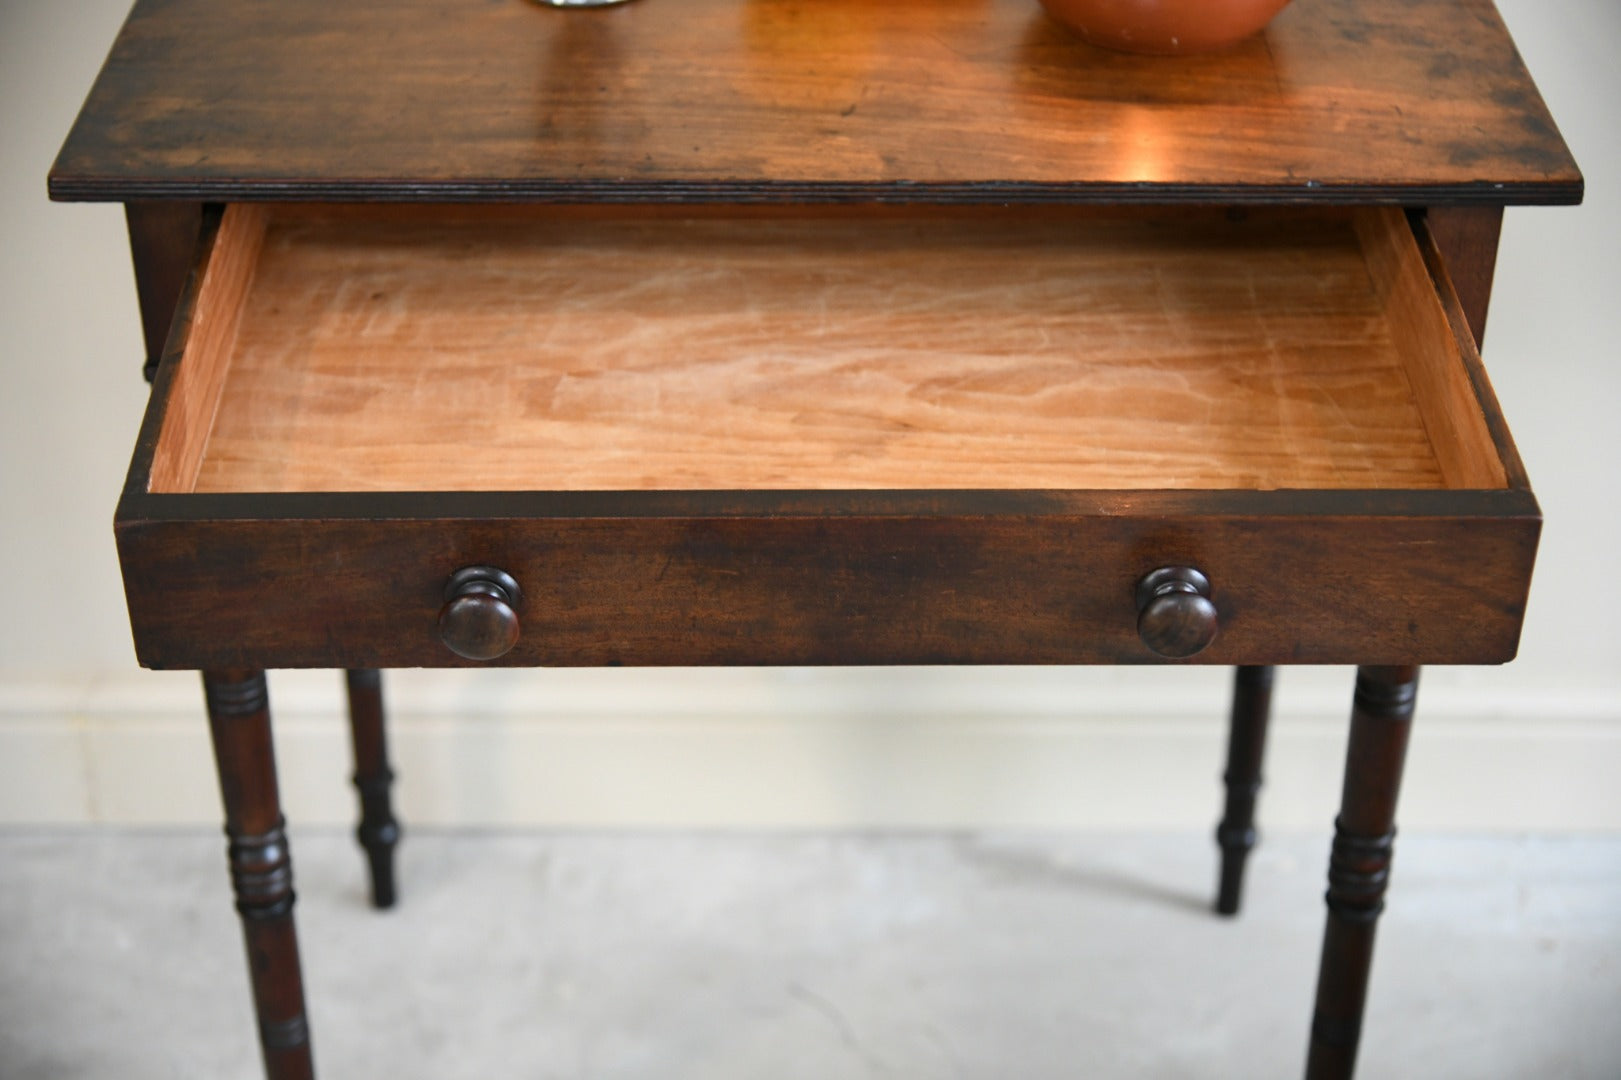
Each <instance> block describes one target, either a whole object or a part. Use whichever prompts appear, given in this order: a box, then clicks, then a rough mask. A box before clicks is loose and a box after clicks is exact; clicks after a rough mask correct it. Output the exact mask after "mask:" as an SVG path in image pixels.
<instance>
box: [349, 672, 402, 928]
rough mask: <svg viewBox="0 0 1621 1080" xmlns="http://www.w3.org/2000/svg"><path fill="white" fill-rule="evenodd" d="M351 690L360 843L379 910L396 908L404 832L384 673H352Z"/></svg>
mask: <svg viewBox="0 0 1621 1080" xmlns="http://www.w3.org/2000/svg"><path fill="white" fill-rule="evenodd" d="M345 681H346V683H347V685H348V688H349V733H350V736H351V737H352V739H353V741H354V749H355V777H354V780H355V790H356V791H357V792H359V794H360V825H359V827H357V828H356V829H355V838H356V839H357V840H359V841H360V846H361V848H362V849H364V850H365V852H366V861H367V864H368V865H369V867H370V869H371V902H372V906H373V907H377V908H389V907H393V906H394V895H395V893H394V848H395V845H397V844H398V843H399V842H400V826H399V823H398V822H397V821H395V820H394V809H393V807H392V806H391V805H390V803H389V785H390V784H391V783H392V782H393V780H394V773H393V770H391V769H390V768H389V767H388V743H387V740H386V738H385V736H384V733H383V679H382V673H381V672H378V671H371V670H359V671H350V672H347V673H346V680H345Z"/></svg>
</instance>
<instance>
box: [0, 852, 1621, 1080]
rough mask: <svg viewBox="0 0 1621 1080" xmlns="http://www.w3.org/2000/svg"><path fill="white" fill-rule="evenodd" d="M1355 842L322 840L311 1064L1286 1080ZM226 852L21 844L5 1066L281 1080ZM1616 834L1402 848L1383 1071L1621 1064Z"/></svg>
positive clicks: (1, 895)
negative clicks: (375, 890) (1211, 902)
mask: <svg viewBox="0 0 1621 1080" xmlns="http://www.w3.org/2000/svg"><path fill="white" fill-rule="evenodd" d="M1326 849H1327V841H1326V837H1305V836H1298V837H1296V836H1284V837H1277V836H1273V837H1268V838H1267V839H1266V840H1265V841H1264V843H1263V846H1262V848H1261V849H1260V851H1259V852H1258V853H1257V854H1256V856H1255V858H1254V861H1253V865H1252V874H1251V881H1250V889H1249V896H1248V898H1247V907H1246V911H1245V913H1244V915H1243V916H1242V917H1241V918H1239V919H1237V920H1236V921H1225V920H1221V919H1218V918H1216V917H1214V916H1212V915H1210V914H1209V913H1208V911H1207V907H1206V901H1207V892H1208V889H1209V886H1210V882H1211V879H1212V875H1213V866H1214V861H1213V860H1214V852H1213V847H1212V844H1211V842H1210V841H1209V839H1208V837H1206V836H1203V835H1198V836H1195V835H1089V834H1082V835H1063V836H1025V835H983V834H962V835H944V834H913V835H871V836H865V835H848V834H838V835H806V834H795V835H755V834H700V835H694V834H681V833H670V834H630V835H627V834H595V835H591V834H546V833H537V834H502V835H489V834H468V833H443V832H438V833H435V832H426V831H418V832H414V833H411V834H409V835H408V836H407V839H406V845H405V847H404V848H403V850H402V853H401V870H402V874H403V885H402V892H403V896H402V904H401V906H400V908H398V909H397V910H395V911H392V912H389V913H384V914H379V913H374V912H372V911H370V910H369V909H368V908H367V907H366V906H365V894H364V891H363V889H364V887H363V882H362V878H361V863H360V859H359V856H358V853H357V852H356V851H354V850H353V848H352V844H351V841H350V840H349V839H348V837H347V836H344V835H338V834H334V833H331V832H316V833H296V832H295V834H294V855H295V859H296V864H297V869H298V890H299V907H298V919H299V930H300V933H301V934H302V938H303V949H304V962H305V970H306V979H307V984H308V991H309V999H310V1001H309V1004H310V1010H311V1019H312V1023H313V1025H314V1033H315V1052H316V1061H317V1065H318V1068H319V1070H320V1071H321V1073H322V1075H323V1076H325V1077H328V1078H337V1080H353V1078H374V1077H391V1078H392V1077H402V1078H410V1077H432V1078H444V1077H468V1078H475V1077H476V1078H479V1080H488V1078H497V1077H523V1078H529V1077H536V1078H539V1077H558V1078H564V1077H567V1078H599V1077H600V1078H615V1080H620V1078H623V1080H631V1078H658V1080H673V1078H694V1080H700V1078H701V1080H733V1078H737V1080H756V1078H771V1080H797V1078H807V1080H809V1078H816V1080H838V1078H868V1077H904V1078H909V1080H910V1078H918V1080H929V1078H935V1077H941V1078H944V1077H975V1078H978V1077H997V1078H1003V1077H1016V1078H1020V1080H1039V1078H1047V1077H1066V1078H1067V1077H1101V1078H1110V1077H1134V1078H1135V1077H1178V1078H1180V1077H1291V1076H1297V1075H1299V1072H1300V1066H1301V1063H1302V1060H1303V1048H1304V1042H1305V1035H1306V1027H1307V1021H1308V1015H1309V1012H1310V996H1311V992H1312V987H1313V980H1314V978H1315V969H1316V962H1317V948H1318V944H1319V935H1320V933H1321V924H1322V920H1321V911H1322V904H1321V899H1320V894H1321V889H1322V872H1323V868H1324V866H1325V863H1326V855H1327V851H1326ZM223 854H224V853H223V842H222V840H221V838H220V837H219V836H218V835H217V834H209V833H201V834H199V833H189V832H188V833H169V834H162V833H132V832H116V831H88V832H57V833H38V832H34V833H29V832H10V833H0V1077H4V1078H5V1080H78V1078H98V1080H99V1078H103V1077H108V1078H117V1080H146V1078H158V1077H162V1078H166V1080H167V1078H175V1077H185V1078H191V1077H197V1078H206V1080H230V1078H236V1077H243V1078H248V1077H254V1076H256V1075H258V1061H257V1057H256V1052H255V1050H254V1049H253V1045H254V1044H253V1041H252V1040H253V1029H252V1024H251V1019H250V1009H249V1004H248V991H247V986H246V977H245V974H244V968H243V961H242V951H241V942H240V938H239V936H238V930H237V926H236V922H235V916H234V914H233V912H232V909H231V905H230V899H229V896H228V893H227V887H226V883H225V873H224V858H223ZM1618 1006H1621V838H1576V837H1567V838H1559V837H1521V838H1483V837H1446V836H1423V835H1414V836H1404V837H1403V838H1402V841H1401V843H1400V846H1399V851H1398V855H1397V866H1396V878H1395V884H1394V886H1393V888H1392V892H1391V897H1390V908H1389V910H1388V912H1387V914H1386V917H1385V920H1384V922H1383V924H1382V926H1381V929H1380V943H1379V956H1378V958H1377V961H1376V963H1375V968H1374V979H1373V989H1372V1004H1371V1006H1370V1009H1369V1015H1368V1019H1367V1025H1366V1030H1365V1040H1364V1046H1365V1049H1364V1055H1363V1060H1362V1069H1361V1073H1360V1075H1362V1076H1363V1077H1375V1078H1377V1077H1395V1078H1403V1077H1419V1078H1425V1080H1444V1078H1450V1077H1457V1078H1482V1077H1486V1078H1491V1077H1514V1078H1518V1077H1536V1078H1553V1077H1593V1078H1603V1080H1615V1078H1617V1077H1621V1025H1617V1023H1616V1021H1615V1013H1616V1010H1617V1007H1618Z"/></svg>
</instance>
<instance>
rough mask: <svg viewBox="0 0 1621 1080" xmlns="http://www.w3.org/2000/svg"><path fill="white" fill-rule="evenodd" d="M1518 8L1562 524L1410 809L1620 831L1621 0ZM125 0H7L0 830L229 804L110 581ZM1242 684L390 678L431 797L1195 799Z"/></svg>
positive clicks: (1418, 777)
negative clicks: (50, 178)
mask: <svg viewBox="0 0 1621 1080" xmlns="http://www.w3.org/2000/svg"><path fill="white" fill-rule="evenodd" d="M650 2H651V0H650ZM659 2H663V0H659ZM1301 2H1302V3H1309V2H1311V0H1301ZM1501 6H1502V8H1503V12H1504V15H1505V17H1506V18H1507V19H1508V21H1509V24H1510V27H1511V28H1512V29H1513V31H1514V32H1515V34H1516V37H1517V39H1518V41H1519V44H1520V47H1521V50H1522V52H1523V53H1524V55H1525V57H1526V60H1527V62H1528V64H1529V65H1530V67H1531V69H1532V71H1533V73H1534V74H1535V75H1536V77H1537V78H1538V80H1539V83H1540V85H1541V86H1542V89H1543V91H1544V94H1545V95H1546V97H1547V98H1548V101H1549V103H1550V105H1551V107H1552V109H1553V111H1554V114H1555V115H1556V116H1557V117H1558V119H1559V121H1560V123H1561V126H1562V128H1563V130H1564V132H1565V135H1566V137H1567V139H1568V140H1569V141H1570V143H1571V145H1572V146H1573V148H1574V149H1575V152H1576V155H1577V157H1578V159H1579V160H1580V162H1581V163H1582V165H1583V167H1584V168H1585V170H1586V173H1587V177H1588V205H1587V206H1585V207H1583V208H1581V209H1574V210H1573V209H1519V210H1513V211H1511V212H1510V213H1509V215H1508V222H1507V225H1506V228H1505V232H1504V237H1503V248H1502V259H1501V265H1502V269H1501V271H1500V274H1499V277H1498V284H1497V293H1496V299H1495V303H1494V306H1493V311H1492V317H1491V328H1490V331H1489V339H1488V347H1487V351H1486V355H1487V362H1488V365H1489V367H1490V370H1491V372H1492V375H1493V378H1494V380H1495V382H1496V385H1497V389H1498V392H1499V395H1500V397H1501V398H1502V401H1503V406H1504V409H1505V411H1506V412H1507V414H1508V418H1509V421H1510V424H1511V425H1512V426H1513V428H1514V431H1515V433H1516V436H1517V439H1518V441H1519V445H1520V449H1521V451H1522V453H1523V455H1524V457H1525V459H1526V462H1527V465H1528V467H1529V468H1530V471H1531V475H1532V479H1533V483H1534V484H1535V486H1536V488H1537V491H1538V494H1539V496H1540V498H1541V500H1542V504H1543V508H1544V511H1545V513H1546V516H1547V526H1546V529H1545V532H1544V534H1543V546H1542V552H1541V557H1540V560H1539V565H1538V570H1537V581H1536V587H1535V588H1534V589H1533V592H1532V604H1531V608H1530V611H1529V613H1528V616H1527V620H1526V625H1525V636H1524V641H1523V645H1522V648H1521V658H1520V659H1519V661H1517V662H1516V663H1515V664H1513V665H1511V666H1509V667H1506V668H1486V669H1432V670H1431V671H1429V672H1427V673H1426V683H1425V689H1424V693H1423V695H1422V697H1421V710H1420V712H1421V714H1420V721H1419V726H1418V728H1417V733H1416V735H1415V742H1414V748H1413V758H1412V762H1411V766H1410V770H1409V780H1408V787H1407V795H1406V797H1405V803H1404V814H1403V817H1404V819H1405V821H1406V824H1407V826H1408V827H1409V828H1412V827H1425V826H1431V827H1437V826H1444V827H1484V828H1518V827H1543V828H1603V829H1615V828H1621V784H1617V783H1616V782H1615V779H1614V778H1615V777H1616V776H1618V775H1621V663H1618V662H1617V659H1616V657H1617V654H1618V652H1621V619H1618V618H1617V617H1616V614H1615V613H1616V612H1618V611H1621V574H1618V573H1616V572H1615V571H1614V570H1613V569H1612V568H1611V566H1610V561H1609V560H1610V557H1611V556H1612V548H1613V546H1614V539H1615V537H1616V535H1617V531H1618V530H1617V525H1618V523H1621V510H1618V508H1621V481H1618V479H1617V471H1618V466H1621V423H1618V422H1617V420H1616V411H1617V406H1621V373H1618V368H1621V365H1618V364H1617V358H1616V356H1615V355H1614V345H1613V343H1614V342H1616V341H1618V340H1621V254H1618V252H1621V211H1618V206H1621V156H1618V149H1621V138H1618V136H1617V134H1616V132H1617V124H1616V119H1615V116H1614V111H1615V108H1616V106H1617V104H1618V103H1621V76H1618V69H1621V65H1617V64H1615V63H1614V60H1613V57H1612V55H1611V54H1612V51H1613V48H1614V43H1615V42H1616V41H1617V40H1621V5H1618V4H1616V3H1615V2H1614V0H1565V2H1562V3H1560V4H1546V3H1541V2H1539V0H1503V3H1502V5H1501ZM126 7H127V3H126V0H75V2H73V3H62V2H59V0H58V2H52V0H0V140H3V144H0V342H3V351H0V363H3V371H4V375H5V381H4V387H5V389H4V391H3V393H0V556H3V557H0V567H4V570H5V573H6V574H7V580H6V581H5V582H4V585H3V587H0V595H4V596H5V598H6V602H5V604H4V606H3V607H0V613H3V617H0V823H3V822H28V821H36V822H86V821H111V822H193V821H206V822H213V821H214V820H215V819H216V813H217V811H216V805H217V803H216V797H215V792H214V789H213V779H212V775H211V772H210V765H209V759H208V750H207V743H206V738H205V734H204V725H203V723H202V719H201V701H200V695H199V693H198V690H197V686H196V682H195V678H194V677H193V676H189V675H183V674H179V675H177V674H173V673H168V674H159V673H149V672H142V671H139V670H138V669H137V668H136V666H135V662H134V658H133V654H132V651H131V648H130V645H129V639H128V631H127V625H126V622H125V616H124V611H123V607H122V591H121V587H120V584H119V575H118V567H117V561H116V556H115V553H114V550H113V543H112V530H111V518H112V509H113V504H114V502H115V500H116V497H117V493H118V490H119V486H120V484H121V482H122V477H123V471H124V468H125V465H126V462H127V455H128V453H129V449H130V447H131V446H132V444H133V440H134V434H135V430H136V426H137V423H138V420H139V417H140V413H141V410H142V407H143V405H144V402H145V385H144V384H143V383H142V382H141V380H140V377H139V368H140V362H139V361H140V342H141V338H140V334H139V330H138V324H137V316H136V307H135V300H134V290H133V283H132V279H131V274H130V270H129V265H128V253H127V248H126V244H125V239H124V233H123V221H122V215H121V213H120V211H119V210H118V209H117V208H115V207H108V206H82V205H52V204H48V203H47V202H46V200H45V173H46V170H47V169H48V167H49V165H50V162H51V159H52V157H53V156H54V154H55V152H56V150H57V147H58V145H59V143H60V140H61V138H62V136H63V135H64V134H65V133H66V131H67V128H68V125H69V123H70V122H71V120H72V118H73V115H74V113H75V111H76V110H77V108H78V105H79V103H80V101H81V100H82V97H83V94H84V92H85V91H86V90H87V89H88V87H89V85H90V81H91V79H92V77H93V76H94V74H95V71H96V69H97V67H98V66H99V64H100V61H101V59H102V57H103V55H104V54H105V52H106V49H107V47H108V45H109V44H110V42H111V40H112V37H113V35H114V33H115V32H116V30H117V27H118V25H119V23H120V22H121V21H122V18H123V15H124V9H125V8H126ZM1226 678H1227V676H1226V673H1224V672H1219V671H1195V670H1176V671H1111V670H1074V669H1063V670H1036V671H1021V670H1008V669H991V670H973V669H957V670H948V671H928V670H916V669H912V670H875V671H848V670H842V671H805V670H776V671H741V672H739V671H731V672H727V671H718V672H715V671H660V672H636V671H607V672H524V673H481V674H480V675H478V676H477V677H472V676H469V675H466V674H461V673H456V674H445V673H426V672H403V673H399V674H398V675H397V676H394V677H392V678H391V681H390V684H389V688H390V696H391V703H392V704H393V706H394V707H395V712H396V714H397V722H396V723H395V726H394V729H393V735H394V738H395V744H396V755H397V757H398V758H399V764H400V772H401V773H402V775H403V783H402V787H401V799H402V802H403V806H404V811H405V813H406V814H407V816H408V817H409V819H410V820H412V821H415V822H418V823H423V822H429V821H438V822H489V823H517V822H528V823H568V824H584V825H592V824H606V825H665V824H675V825H684V824H710V825H741V826H749V825H880V826H881V825H974V824H996V825H1021V826H1036V827H1040V826H1054V827H1059V826H1064V827H1068V826H1091V825H1105V826H1175V827H1181V826H1197V827H1204V826H1207V825H1208V824H1210V823H1211V822H1212V820H1213V815H1214V813H1215V808H1216V804H1217V788H1216V780H1215V777H1216V775H1217V773H1218V771H1219V768H1220V764H1219V756H1220V746H1221V726H1222V725H1221V718H1222V711H1223V698H1224V696H1225V693H1226ZM1282 679H1283V682H1282V685H1281V689H1280V694H1279V702H1278V706H1279V716H1278V720H1277V726H1276V732H1275V736H1274V745H1273V749H1272V755H1271V761H1270V768H1269V787H1268V790H1267V795H1266V801H1265V804H1264V807H1263V816H1264V818H1265V820H1266V821H1267V822H1269V823H1271V824H1273V825H1275V826H1276V825H1281V826H1294V825H1299V826H1310V827H1319V826H1321V825H1323V824H1325V823H1326V822H1328V821H1329V820H1330V819H1331V817H1332V814H1333V808H1334V802H1335V798H1336V796H1337V786H1338V773H1339V765H1340V755H1341V753H1342V745H1343V744H1342V739H1343V728H1344V714H1345V708H1346V703H1347V699H1348V695H1349V685H1350V674H1349V672H1348V671H1344V670H1322V669H1290V670H1286V671H1284V672H1283V673H1282ZM272 694H273V699H274V702H275V704H276V706H277V709H278V734H277V738H278V745H279V748H280V754H281V757H282V772H283V781H284V786H285V787H286V789H287V793H288V804H289V812H290V814H291V816H293V817H294V818H295V819H296V820H300V821H304V822H309V821H330V822H343V821H347V820H348V818H349V815H350V803H349V792H348V790H347V787H346V785H345V784H344V782H343V778H344V777H345V776H346V774H347V771H348V764H347V751H346V748H345V743H344V738H345V736H344V729H343V726H342V722H341V712H340V708H341V699H340V696H339V680H338V679H337V678H336V677H335V676H333V675H330V674H327V673H296V674H287V675H279V676H275V677H273V681H272Z"/></svg>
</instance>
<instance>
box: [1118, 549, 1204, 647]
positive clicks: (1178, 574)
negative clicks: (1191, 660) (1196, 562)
mask: <svg viewBox="0 0 1621 1080" xmlns="http://www.w3.org/2000/svg"><path fill="white" fill-rule="evenodd" d="M1219 619H1220V617H1219V616H1218V614H1217V612H1216V605H1215V604H1212V603H1211V602H1210V579H1209V578H1207V577H1205V576H1204V575H1203V574H1202V573H1200V572H1199V571H1198V570H1195V569H1194V568H1193V567H1191V566H1166V567H1161V568H1159V569H1158V570H1152V571H1150V572H1149V573H1148V575H1147V576H1146V577H1144V578H1143V579H1142V580H1141V581H1139V582H1138V583H1137V636H1138V637H1139V638H1141V639H1142V642H1143V644H1144V645H1147V646H1148V649H1149V651H1150V652H1153V653H1156V654H1158V655H1159V656H1163V657H1166V658H1168V659H1171V660H1186V659H1187V658H1188V657H1190V656H1196V655H1197V654H1199V653H1201V652H1203V651H1204V650H1206V649H1208V648H1209V647H1210V643H1211V642H1212V641H1214V640H1216V634H1217V632H1218V631H1219V630H1220V625H1219Z"/></svg>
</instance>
